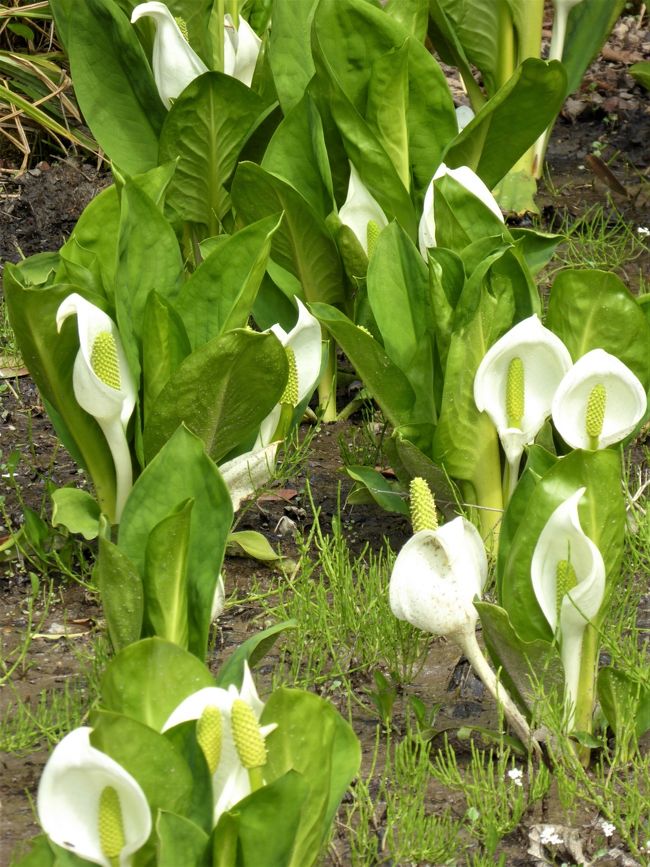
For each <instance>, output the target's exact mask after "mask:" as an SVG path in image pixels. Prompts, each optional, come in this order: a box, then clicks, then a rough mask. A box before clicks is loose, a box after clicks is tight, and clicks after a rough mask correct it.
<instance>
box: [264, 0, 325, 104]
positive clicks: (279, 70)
mask: <svg viewBox="0 0 650 867" xmlns="http://www.w3.org/2000/svg"><path fill="white" fill-rule="evenodd" d="M316 5H317V0H275V2H274V4H273V27H272V28H271V38H270V42H269V60H270V63H271V69H272V71H273V81H274V84H275V88H276V90H277V93H278V99H279V100H280V105H281V106H282V111H283V113H284V115H285V116H286V115H288V114H289V112H290V111H291V109H292V108H294V107H295V106H296V105H297V104H298V103H299V102H300V100H301V99H302V98H303V96H304V93H305V89H306V87H307V85H308V84H309V80H310V79H311V77H312V75H313V74H314V63H313V60H312V59H311V45H310V33H311V23H312V19H313V17H314V10H315V8H316Z"/></svg>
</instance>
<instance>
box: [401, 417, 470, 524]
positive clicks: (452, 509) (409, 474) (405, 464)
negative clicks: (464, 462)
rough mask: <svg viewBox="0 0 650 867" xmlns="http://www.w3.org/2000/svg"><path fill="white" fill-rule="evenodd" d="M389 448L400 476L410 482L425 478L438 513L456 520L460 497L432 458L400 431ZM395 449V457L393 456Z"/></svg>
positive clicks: (448, 518)
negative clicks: (416, 478)
mask: <svg viewBox="0 0 650 867" xmlns="http://www.w3.org/2000/svg"><path fill="white" fill-rule="evenodd" d="M387 446H388V451H389V454H390V455H391V461H392V462H393V464H394V465H395V466H394V469H395V470H396V472H397V474H398V476H399V477H400V478H401V479H402V478H403V479H404V481H409V482H410V481H411V479H413V478H415V477H416V476H420V478H423V479H424V480H425V482H426V483H427V484H428V485H429V488H430V489H431V493H432V494H433V496H434V497H435V501H436V507H437V509H438V511H439V512H442V513H443V515H445V516H446V518H447V520H451V519H452V518H454V517H455V516H456V509H457V503H458V495H457V493H456V492H455V491H454V489H453V486H452V483H451V480H450V479H449V476H448V475H447V474H446V473H445V472H444V470H442V469H441V468H440V467H438V466H436V464H434V463H433V461H432V460H431V458H430V457H429V456H428V455H426V454H425V453H424V452H423V451H421V449H419V448H418V447H417V446H416V445H414V443H412V442H411V441H410V440H409V439H408V438H407V437H406V436H405V435H404V432H403V431H402V430H400V429H398V430H396V431H395V433H394V434H393V436H392V437H391V439H390V440H389V441H388V443H387ZM393 447H394V449H395V457H393V456H392V454H391V451H392V448H393Z"/></svg>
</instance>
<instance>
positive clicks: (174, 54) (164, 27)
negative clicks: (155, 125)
mask: <svg viewBox="0 0 650 867" xmlns="http://www.w3.org/2000/svg"><path fill="white" fill-rule="evenodd" d="M144 17H149V18H153V20H154V23H155V25H156V35H155V37H154V42H153V56H152V68H153V77H154V80H155V82H156V87H157V88H158V93H159V94H160V98H161V100H162V101H163V103H164V105H165V108H171V105H172V102H173V101H174V100H175V99H177V98H178V96H179V95H180V94H181V93H182V92H183V91H184V90H185V88H186V87H187V86H188V84H190V83H191V82H192V81H194V79H195V78H198V76H199V75H202V74H203V73H204V72H207V71H208V67H207V66H206V65H205V63H204V62H203V61H202V60H201V58H200V57H199V56H198V54H197V53H196V52H195V51H194V49H193V48H192V46H191V45H190V44H189V42H188V41H187V39H185V37H184V36H183V34H182V33H181V30H180V28H179V26H178V24H177V23H176V21H175V20H174V17H173V15H172V14H171V12H170V11H169V9H168V8H167V6H166V5H165V4H164V3H159V2H157V0H150V2H148V3H140V4H139V5H138V6H136V7H135V8H134V10H133V13H132V14H131V23H132V24H134V23H135V22H136V21H139V20H140V18H144Z"/></svg>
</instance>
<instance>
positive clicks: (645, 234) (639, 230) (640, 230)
mask: <svg viewBox="0 0 650 867" xmlns="http://www.w3.org/2000/svg"><path fill="white" fill-rule="evenodd" d="M636 232H637V235H641V237H642V238H647V237H648V235H650V229H649V228H648V227H647V226H639V227H638V228H637V230H636Z"/></svg>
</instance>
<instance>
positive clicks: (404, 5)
mask: <svg viewBox="0 0 650 867" xmlns="http://www.w3.org/2000/svg"><path fill="white" fill-rule="evenodd" d="M384 9H385V10H386V14H387V15H390V16H391V17H392V18H394V19H395V20H396V21H397V22H398V23H399V24H400V25H401V26H402V27H403V28H404V29H405V30H406V31H407V32H408V33H409V34H410V35H411V36H415V38H416V39H417V40H418V42H424V40H425V38H426V35H427V22H428V20H429V0H388V2H387V3H386V5H385V6H384Z"/></svg>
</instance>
